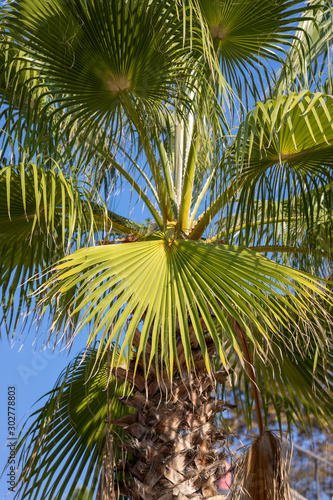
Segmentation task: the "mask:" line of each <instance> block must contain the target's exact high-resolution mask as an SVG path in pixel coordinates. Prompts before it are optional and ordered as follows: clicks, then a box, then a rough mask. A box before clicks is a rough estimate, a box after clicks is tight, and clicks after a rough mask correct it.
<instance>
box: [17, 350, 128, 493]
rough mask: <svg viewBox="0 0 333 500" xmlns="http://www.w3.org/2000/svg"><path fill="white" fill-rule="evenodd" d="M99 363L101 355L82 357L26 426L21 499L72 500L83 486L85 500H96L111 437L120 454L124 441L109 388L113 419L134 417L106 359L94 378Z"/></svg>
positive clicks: (21, 444) (21, 451) (21, 439)
mask: <svg viewBox="0 0 333 500" xmlns="http://www.w3.org/2000/svg"><path fill="white" fill-rule="evenodd" d="M82 356H84V357H83V359H82ZM115 356H116V357H117V355H115ZM95 363H96V349H89V350H88V351H86V352H84V353H80V354H79V355H78V356H77V357H76V358H75V359H74V360H73V361H72V362H71V363H70V364H69V365H68V367H67V368H66V369H65V370H64V371H63V372H62V373H61V375H60V376H59V378H58V380H57V382H56V385H55V387H54V389H53V390H52V391H50V392H49V393H48V394H46V395H45V396H44V397H43V398H41V400H40V404H41V406H40V407H39V408H38V409H37V410H35V411H34V413H33V414H32V415H31V416H30V417H29V419H28V420H27V421H26V422H25V423H24V426H23V428H22V430H21V433H20V436H19V441H18V448H17V450H18V453H19V464H20V466H21V467H22V472H21V474H20V477H19V479H18V487H17V490H16V497H15V498H26V499H28V500H33V499H36V500H37V499H39V498H52V499H54V500H56V499H57V500H61V499H63V498H65V495H66V498H71V496H72V495H73V494H74V492H75V489H76V487H77V486H79V485H80V486H81V488H80V494H84V493H85V492H86V491H87V492H88V498H89V500H91V499H92V498H94V495H95V494H96V490H97V488H98V483H99V478H100V474H101V471H102V460H103V451H104V448H105V445H106V434H107V431H108V432H109V433H110V435H111V436H112V439H113V443H114V450H115V451H114V452H115V454H117V443H118V448H119V444H120V443H121V442H122V440H123V437H124V436H123V432H122V431H121V430H119V428H115V426H113V425H111V424H108V423H107V422H106V421H107V418H108V408H107V388H108V391H109V405H110V412H111V413H112V418H120V417H122V416H124V415H127V414H129V413H131V411H132V410H131V409H130V408H127V407H125V406H123V405H122V404H121V403H120V401H119V399H118V398H119V397H122V396H124V395H126V394H128V388H127V386H126V384H125V383H123V382H118V381H116V380H115V378H114V377H113V376H112V375H110V377H109V379H108V367H107V360H106V358H105V359H104V360H103V361H102V362H101V363H100V364H99V365H98V370H97V371H96V370H95V372H94V373H93V374H92V371H93V369H94V366H95ZM80 498H81V497H80Z"/></svg>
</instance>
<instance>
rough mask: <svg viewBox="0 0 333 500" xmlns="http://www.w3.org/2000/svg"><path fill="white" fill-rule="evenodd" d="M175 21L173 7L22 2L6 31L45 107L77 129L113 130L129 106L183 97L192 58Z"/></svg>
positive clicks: (155, 106)
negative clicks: (35, 76)
mask: <svg viewBox="0 0 333 500" xmlns="http://www.w3.org/2000/svg"><path fill="white" fill-rule="evenodd" d="M178 14H179V12H177V9H175V5H174V2H173V1H164V2H149V1H146V0H145V1H144V2H138V1H137V0H131V1H129V2H117V1H111V2H110V1H106V0H103V1H101V0H89V1H88V2H81V1H79V0H71V1H69V2H65V1H62V0H52V1H50V2H48V3H47V5H46V4H45V2H43V1H31V0H24V1H23V2H19V3H15V2H13V3H12V13H11V16H10V20H9V21H8V25H9V28H10V29H11V30H12V32H13V36H14V37H15V38H16V40H17V43H18V46H21V45H22V46H24V50H26V51H27V53H28V56H29V58H30V59H31V60H32V66H33V67H34V68H36V69H37V70H38V73H39V75H40V77H42V78H44V79H45V81H46V83H47V86H48V89H47V90H46V92H47V94H48V95H50V96H51V101H52V103H53V104H56V105H57V107H58V108H62V109H66V110H67V111H68V113H69V114H70V116H71V118H73V117H76V118H78V119H80V123H81V127H82V120H83V119H84V120H85V124H86V125H87V124H89V125H90V127H91V128H96V127H97V125H98V122H99V126H101V125H102V124H103V125H105V126H106V127H110V129H111V130H112V131H114V130H115V127H116V126H117V124H119V123H120V120H121V119H122V118H121V116H122V109H123V108H124V109H125V110H127V111H128V109H129V107H130V108H131V105H130V104H129V103H130V102H132V103H133V102H135V106H136V107H138V106H140V105H141V106H145V107H147V108H148V109H150V110H151V111H153V110H154V109H155V110H158V109H159V108H160V107H161V106H163V105H164V104H165V103H166V102H170V101H171V100H173V99H174V97H175V96H176V95H178V97H179V98H180V99H182V98H183V99H184V98H185V97H186V94H185V93H184V88H183V86H182V82H184V81H185V80H186V79H187V78H188V77H189V75H190V69H189V68H190V67H191V66H192V67H193V64H194V59H193V61H192V63H190V59H189V58H191V57H192V55H191V54H192V53H193V51H192V52H191V51H190V47H189V43H190V41H188V40H186V41H184V37H183V19H182V16H179V15H178ZM27 33H29V36H28V37H27ZM195 40H197V38H196V39H195ZM193 43H194V44H195V43H196V42H195V41H194V42H193ZM184 44H185V45H184ZM175 82H179V84H176V85H175ZM37 85H38V84H37ZM182 93H183V94H182ZM163 103H164V104H163ZM130 114H131V113H130ZM112 123H113V124H114V125H115V127H114V126H113V125H112ZM97 128H98V127H97Z"/></svg>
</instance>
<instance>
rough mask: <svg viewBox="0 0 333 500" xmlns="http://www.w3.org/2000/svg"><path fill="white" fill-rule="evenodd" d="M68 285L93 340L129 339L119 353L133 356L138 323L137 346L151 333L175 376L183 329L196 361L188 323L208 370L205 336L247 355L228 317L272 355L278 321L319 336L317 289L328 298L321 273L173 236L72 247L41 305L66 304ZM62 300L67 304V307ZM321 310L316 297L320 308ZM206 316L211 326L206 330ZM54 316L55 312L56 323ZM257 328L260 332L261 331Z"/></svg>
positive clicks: (221, 350) (156, 352)
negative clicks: (315, 323)
mask: <svg viewBox="0 0 333 500" xmlns="http://www.w3.org/2000/svg"><path fill="white" fill-rule="evenodd" d="M70 290H73V298H72V300H71V301H70V302H69V303H68V304H66V306H67V307H68V309H69V311H72V315H73V318H74V316H75V315H76V316H75V321H76V323H75V325H74V326H75V333H78V332H79V331H80V329H81V328H82V327H83V326H84V325H85V324H89V323H91V324H92V332H91V336H90V342H91V341H93V339H94V338H95V336H97V335H98V336H99V335H101V338H102V340H104V339H105V338H106V336H108V338H109V340H108V341H109V342H111V341H114V342H115V343H116V346H118V345H119V344H121V345H122V347H121V352H124V353H125V352H127V353H129V352H130V346H131V345H132V339H133V336H134V334H135V331H136V328H138V327H139V326H141V332H142V333H141V341H140V346H139V350H138V353H139V354H140V352H141V351H142V350H145V346H146V343H147V340H148V338H149V342H150V343H151V345H152V349H151V355H150V360H152V359H153V358H154V356H156V359H159V358H161V359H162V361H163V362H164V363H165V365H166V369H167V370H168V372H169V374H170V375H171V376H172V373H173V367H174V366H176V363H177V353H176V336H177V335H179V336H180V338H181V340H182V343H183V349H184V354H185V358H186V363H187V366H188V367H190V366H191V364H192V361H191V347H190V338H189V322H190V323H191V324H192V325H193V327H194V330H195V335H196V337H197V339H198V342H199V344H200V348H201V350H202V353H203V356H204V358H205V360H206V365H207V369H210V363H209V359H208V357H207V348H206V341H205V336H206V335H208V338H211V339H213V341H214V343H215V346H216V351H217V355H218V356H219V358H220V359H221V361H222V362H223V363H227V361H226V353H225V347H224V343H225V342H227V344H229V345H232V346H233V347H234V349H235V350H236V352H237V353H238V356H239V358H240V359H241V361H242V360H243V353H242V350H241V348H240V346H239V341H238V338H237V335H236V334H235V331H234V330H233V327H232V325H231V322H230V320H229V319H230V317H232V318H234V319H235V320H236V321H237V322H238V323H239V324H240V325H241V326H242V328H243V329H244V331H245V332H246V335H247V337H248V340H249V342H250V343H252V344H253V345H254V346H255V347H256V348H257V349H258V350H259V351H260V352H261V354H262V355H263V356H264V357H265V356H266V354H267V351H268V345H269V339H270V337H271V335H272V334H273V333H274V332H275V333H278V332H279V328H280V327H279V326H277V325H279V324H282V325H285V327H286V328H287V329H288V328H289V327H290V324H291V323H292V322H293V321H294V319H295V318H296V317H297V318H298V321H300V322H301V323H304V324H306V325H307V327H308V329H309V331H312V330H313V332H312V334H313V335H314V337H315V338H317V339H318V341H322V339H323V332H322V331H319V332H317V331H316V330H315V329H314V328H313V329H312V327H311V321H312V319H311V318H312V315H313V304H314V303H316V304H317V301H316V299H315V297H314V294H315V293H317V294H318V296H321V297H322V299H323V301H324V303H325V301H327V302H328V303H329V301H330V299H329V297H328V296H327V297H326V292H325V289H324V288H323V287H322V285H321V284H320V282H319V280H318V279H316V278H314V277H311V276H310V275H305V274H303V273H301V272H299V271H297V270H294V269H290V268H288V267H284V266H280V265H278V264H276V263H274V262H271V261H269V260H268V259H266V258H264V257H261V256H260V255H259V254H256V253H255V252H251V251H249V250H246V249H237V248H234V247H228V246H220V245H213V244H205V243H203V242H194V241H190V240H174V241H173V240H172V239H170V238H168V235H167V236H166V237H164V236H163V235H159V236H156V238H155V239H153V240H151V241H144V242H140V243H132V244H127V245H113V246H111V247H109V246H108V247H102V248H97V247H91V248H89V249H84V250H83V249H82V250H79V251H77V252H75V253H74V254H72V255H70V256H68V258H65V259H64V260H63V261H61V262H60V263H59V264H58V265H57V267H56V272H55V274H54V275H53V276H52V278H51V279H50V281H49V282H48V283H47V284H46V286H43V287H42V288H41V289H40V293H41V299H40V305H41V306H43V307H44V306H45V305H47V304H50V303H52V301H53V300H57V301H60V302H59V304H62V301H61V295H62V294H67V293H68V292H69V291H70ZM314 301H315V302H314ZM57 303H58V302H57ZM64 306H65V304H63V305H62V306H60V309H61V310H62V313H61V314H63V310H64ZM321 312H322V313H323V310H322V311H321V308H320V305H319V304H318V310H317V314H318V315H320V314H321ZM61 314H59V318H60V325H61V328H62V321H63V316H62V315H61ZM323 314H324V313H323ZM116 318H117V319H116ZM200 318H202V319H203V320H204V323H205V328H204V331H203V330H202V327H201V323H200ZM78 319H79V320H78ZM57 320H58V318H57V314H56V315H55V317H54V321H53V325H54V326H55V328H57V326H56V325H57ZM141 322H142V323H141ZM113 323H114V328H113V333H112V335H111V336H110V337H109V334H108V332H109V330H110V328H111V325H112V324H113ZM254 329H255V330H258V331H259V332H260V336H254V334H253V331H254ZM100 350H101V349H100Z"/></svg>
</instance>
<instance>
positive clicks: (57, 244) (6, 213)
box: [0, 163, 110, 334]
mask: <svg viewBox="0 0 333 500" xmlns="http://www.w3.org/2000/svg"><path fill="white" fill-rule="evenodd" d="M73 174H74V172H73ZM87 187H88V186H87V185H85V184H84V183H83V182H80V181H79V180H78V179H76V178H75V175H73V176H72V177H71V178H70V177H67V176H66V177H65V176H64V175H63V173H62V171H61V169H60V168H58V167H55V168H53V169H50V170H46V169H45V166H44V165H36V164H27V165H25V164H23V163H22V164H20V165H19V166H18V167H15V166H6V167H4V168H3V169H1V171H0V256H1V257H0V276H1V278H0V288H1V294H2V298H1V302H2V304H1V307H2V311H3V316H2V322H3V325H4V326H5V329H6V331H7V333H8V334H9V332H11V333H12V334H13V331H14V329H15V327H16V326H17V323H18V321H19V319H20V317H21V315H22V313H28V312H29V310H30V308H31V307H32V305H33V301H32V298H31V296H30V294H31V292H32V291H33V290H34V289H35V287H36V286H37V284H38V283H40V284H41V283H43V282H44V281H45V280H46V279H47V276H48V274H49V271H48V270H47V268H48V266H50V265H51V264H52V262H54V259H55V258H61V257H63V256H64V255H65V254H66V253H67V252H68V251H69V249H70V248H72V247H73V246H74V247H76V248H79V247H80V246H81V245H82V244H84V243H85V242H88V241H90V240H93V238H94V235H95V233H97V232H98V231H102V233H103V230H104V229H105V223H106V222H107V221H108V223H110V221H109V219H108V217H107V212H106V211H105V210H104V212H103V209H102V208H101V207H102V205H101V204H97V201H99V199H98V197H96V201H93V202H92V201H91V200H92V194H91V193H90V192H89V191H88V190H87ZM95 196H96V195H95ZM106 227H107V226H106ZM41 271H43V272H44V274H43V275H40V277H39V279H38V280H37V282H35V283H34V282H33V281H31V280H29V278H31V277H32V276H34V275H35V274H38V273H39V272H41ZM16 299H19V300H18V305H17V302H16Z"/></svg>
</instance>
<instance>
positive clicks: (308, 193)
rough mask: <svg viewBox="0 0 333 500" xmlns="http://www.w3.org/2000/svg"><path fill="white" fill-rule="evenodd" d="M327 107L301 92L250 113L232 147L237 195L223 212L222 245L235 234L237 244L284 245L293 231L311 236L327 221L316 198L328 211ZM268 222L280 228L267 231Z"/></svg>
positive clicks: (332, 111)
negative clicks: (235, 162)
mask: <svg viewBox="0 0 333 500" xmlns="http://www.w3.org/2000/svg"><path fill="white" fill-rule="evenodd" d="M332 104H333V101H332V98H331V97H330V96H324V95H323V94H321V93H317V94H311V93H309V92H307V91H304V92H301V93H300V94H293V93H291V94H289V95H288V96H285V95H282V96H280V97H279V98H278V99H276V100H269V101H267V102H266V103H257V105H256V107H255V109H254V111H253V112H251V113H249V115H248V116H247V119H246V121H245V123H244V124H243V125H242V127H241V128H240V131H239V134H238V138H237V139H236V143H235V156H236V159H237V160H238V161H239V165H240V168H239V173H238V185H239V190H238V191H237V192H236V196H234V198H233V200H232V201H231V202H230V204H229V207H228V209H227V210H225V211H224V213H223V217H225V219H224V223H223V225H224V230H223V231H224V232H225V234H226V236H227V241H229V240H228V236H229V235H230V236H231V237H234V236H235V235H236V233H237V244H239V245H246V246H257V245H265V244H267V245H272V246H274V245H275V244H276V245H281V246H283V245H288V241H289V242H290V241H291V239H290V237H291V232H292V231H294V232H296V233H297V232H300V227H301V228H302V229H304V228H305V230H307V231H311V230H312V229H313V227H314V226H315V225H316V224H317V223H318V222H319V220H320V221H321V222H322V218H323V216H325V215H326V216H327V217H330V214H329V211H327V210H322V205H321V199H323V197H324V200H323V203H325V204H326V206H327V207H330V206H331V203H330V201H329V200H330V198H331V192H330V189H327V186H329V185H330V183H331V180H332V141H333V127H332V123H333V121H332V118H333V108H332ZM326 197H327V199H326ZM325 199H326V201H325ZM329 210H330V209H329ZM269 220H272V221H274V220H275V221H277V222H278V221H280V222H282V225H281V224H278V223H277V224H275V225H271V226H270V227H268V226H267V223H266V222H265V221H269ZM240 227H246V229H245V230H244V231H239V228H240ZM281 227H282V228H283V229H284V230H282V231H281ZM255 240H256V241H255ZM231 241H233V240H231Z"/></svg>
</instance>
